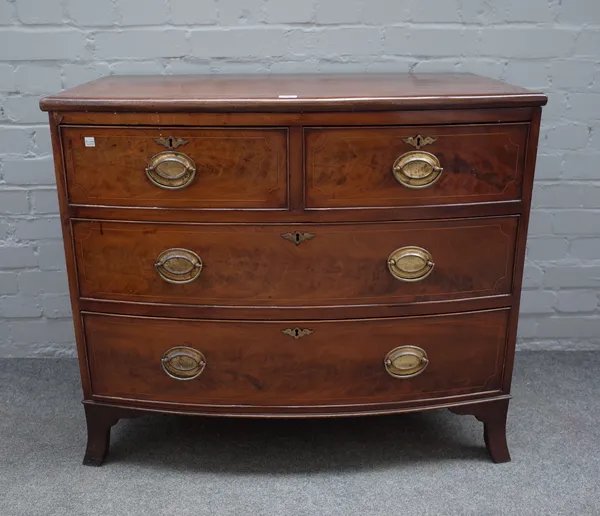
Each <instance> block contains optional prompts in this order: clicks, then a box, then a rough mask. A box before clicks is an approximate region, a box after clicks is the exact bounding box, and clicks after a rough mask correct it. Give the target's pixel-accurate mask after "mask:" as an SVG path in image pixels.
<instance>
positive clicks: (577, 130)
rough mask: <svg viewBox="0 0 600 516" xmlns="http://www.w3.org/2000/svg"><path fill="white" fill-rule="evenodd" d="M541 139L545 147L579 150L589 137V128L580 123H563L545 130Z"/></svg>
mask: <svg viewBox="0 0 600 516" xmlns="http://www.w3.org/2000/svg"><path fill="white" fill-rule="evenodd" d="M545 134H546V137H545V139H544V140H543V146H544V148H545V149H552V150H556V149H563V150H581V149H582V148H584V147H586V146H587V144H588V141H589V139H590V130H589V127H588V126H587V125H584V124H581V123H569V124H563V125H560V126H557V127H553V128H550V129H548V130H547V131H546V133H545Z"/></svg>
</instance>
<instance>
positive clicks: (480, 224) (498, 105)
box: [41, 74, 546, 465]
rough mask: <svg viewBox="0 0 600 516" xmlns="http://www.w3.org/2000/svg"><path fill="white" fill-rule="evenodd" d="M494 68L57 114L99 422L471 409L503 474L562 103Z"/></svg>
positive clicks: (155, 88)
mask: <svg viewBox="0 0 600 516" xmlns="http://www.w3.org/2000/svg"><path fill="white" fill-rule="evenodd" d="M545 103H546V97H545V96H544V95H542V94H539V93H534V92H530V91H527V90H523V89H521V88H517V87H513V86H509V85H507V84H504V83H501V82H498V81H493V80H490V79H485V78H481V77H477V76H473V75H456V74H432V75H427V74H419V75H364V76H352V75H338V76H335V75H334V76H273V77H232V76H211V77H208V76H207V77H200V76H181V77H168V76H166V77H108V78H105V79H101V80H98V81H94V82H92V83H89V84H86V85H83V86H80V87H78V88H74V89H72V90H69V91H66V92H63V93H60V94H57V95H54V96H51V97H46V98H45V99H42V101H41V107H42V109H44V110H46V111H49V115H50V127H51V134H52V141H53V148H54V158H55V168H56V178H57V186H58V194H59V198H60V211H61V221H62V228H63V234H64V242H65V250H66V258H67V268H68V272H69V282H70V294H71V299H72V306H73V316H74V323H75V330H76V337H77V349H78V355H79V363H80V368H81V378H82V385H83V392H84V407H85V412H86V418H87V430H88V446H87V451H86V454H85V459H84V463H85V464H90V465H99V464H101V463H102V461H103V460H104V458H105V456H106V453H107V450H108V446H109V435H110V429H111V427H112V426H113V425H114V424H115V423H117V421H118V420H119V419H120V418H125V417H132V416H136V415H140V414H143V413H144V412H148V411H152V412H156V411H159V412H165V413H185V414H194V415H205V416H208V415H223V416H230V417H232V416H237V417H241V416H246V417H268V418H271V417H290V418H291V417H331V416H358V415H376V414H393V413H401V412H408V411H416V410H431V409H438V408H449V409H450V410H452V411H453V412H456V413H458V414H472V415H474V416H476V417H477V418H478V419H479V420H480V421H482V422H483V424H484V437H485V442H486V445H487V447H488V450H489V452H490V454H491V457H492V459H493V460H494V461H496V462H504V461H507V460H509V459H510V457H509V452H508V448H507V444H506V431H505V428H506V417H507V411H508V404H509V399H510V384H511V375H512V367H513V361H514V350H515V341H516V332H517V321H518V310H519V299H520V288H521V279H522V273H523V261H524V255H525V243H526V235H527V223H528V218H529V208H530V199H531V190H532V184H533V175H534V168H535V160H536V151H537V142H538V133H539V125H540V115H541V106H542V105H544V104H545Z"/></svg>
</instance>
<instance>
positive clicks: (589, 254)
mask: <svg viewBox="0 0 600 516" xmlns="http://www.w3.org/2000/svg"><path fill="white" fill-rule="evenodd" d="M569 256H571V257H572V258H577V259H579V260H600V238H583V239H578V240H574V241H573V242H571V250H570V251H569Z"/></svg>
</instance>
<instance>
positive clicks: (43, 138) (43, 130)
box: [33, 123, 52, 156]
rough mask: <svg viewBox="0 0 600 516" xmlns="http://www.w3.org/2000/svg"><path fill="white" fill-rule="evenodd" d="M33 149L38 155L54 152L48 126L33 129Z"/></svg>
mask: <svg viewBox="0 0 600 516" xmlns="http://www.w3.org/2000/svg"><path fill="white" fill-rule="evenodd" d="M46 125H47V123H46ZM33 150H34V152H35V154H36V155H37V156H42V155H46V154H47V155H50V154H52V141H51V139H50V129H49V128H48V127H46V126H43V127H36V128H35V131H33Z"/></svg>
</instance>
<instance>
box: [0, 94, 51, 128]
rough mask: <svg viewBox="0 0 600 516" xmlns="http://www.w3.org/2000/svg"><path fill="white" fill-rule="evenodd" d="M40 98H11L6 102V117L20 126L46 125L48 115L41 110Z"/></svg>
mask: <svg viewBox="0 0 600 516" xmlns="http://www.w3.org/2000/svg"><path fill="white" fill-rule="evenodd" d="M39 102H40V98H39V96H37V95H36V96H35V97H34V96H26V97H21V96H11V97H8V98H6V99H5V100H4V105H3V107H4V112H5V115H6V117H7V118H8V119H9V120H11V121H13V122H16V123H18V124H44V123H47V122H48V115H47V113H44V112H43V111H40V108H39Z"/></svg>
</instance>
